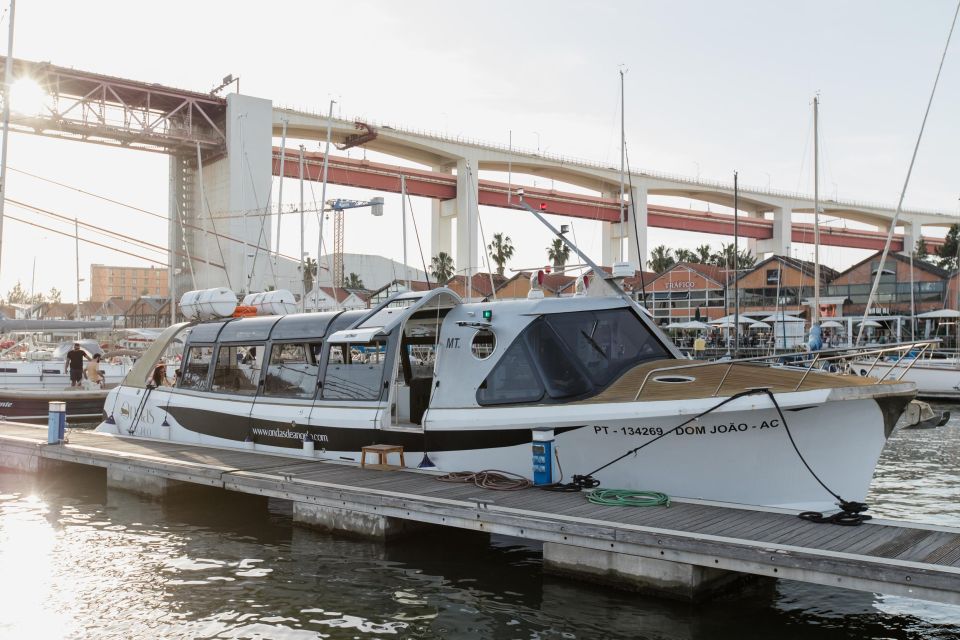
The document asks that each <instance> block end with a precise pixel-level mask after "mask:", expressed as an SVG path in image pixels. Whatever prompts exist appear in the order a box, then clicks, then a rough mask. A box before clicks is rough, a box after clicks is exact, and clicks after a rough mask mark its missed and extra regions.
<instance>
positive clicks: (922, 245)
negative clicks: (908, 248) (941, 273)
mask: <svg viewBox="0 0 960 640" xmlns="http://www.w3.org/2000/svg"><path fill="white" fill-rule="evenodd" d="M913 257H914V259H915V260H929V259H930V252H929V251H927V243H926V242H924V241H923V238H922V237H920V238H918V239H917V245H916V246H915V247H914V248H913Z"/></svg>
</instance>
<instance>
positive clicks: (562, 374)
mask: <svg viewBox="0 0 960 640" xmlns="http://www.w3.org/2000/svg"><path fill="white" fill-rule="evenodd" d="M668 357H670V356H669V354H668V352H667V350H666V348H665V347H664V346H663V345H662V344H661V343H660V342H659V341H658V340H657V339H656V338H655V337H654V336H653V335H651V333H650V331H649V330H648V329H647V327H646V326H644V324H643V323H642V322H640V320H639V319H638V318H637V317H636V316H634V315H633V313H632V312H631V311H630V310H629V309H602V310H596V311H578V312H574V313H557V314H549V315H545V316H541V317H540V318H537V319H536V320H534V321H533V322H532V323H531V324H530V326H528V327H527V328H526V329H525V330H524V331H523V333H522V334H521V335H520V336H519V337H518V338H517V339H516V340H515V341H514V343H513V344H512V345H510V348H509V349H508V350H507V352H506V353H505V354H504V357H503V358H502V359H501V360H500V362H498V363H497V365H496V366H495V367H494V368H493V370H492V371H491V372H490V375H489V376H487V379H486V380H484V381H483V383H482V384H481V386H480V389H479V390H478V391H477V402H478V403H479V404H481V405H489V404H512V403H518V402H538V401H543V400H544V399H545V398H544V394H546V398H547V399H549V400H553V401H557V400H569V399H574V398H583V397H587V396H590V395H593V394H595V393H598V392H599V391H600V390H602V389H603V388H604V387H606V386H607V385H609V384H610V383H611V382H613V381H614V380H616V379H617V378H618V377H620V375H621V374H623V373H624V372H625V371H627V370H628V369H630V368H632V367H634V366H636V365H637V364H640V363H642V362H646V361H648V360H655V359H660V358H668Z"/></svg>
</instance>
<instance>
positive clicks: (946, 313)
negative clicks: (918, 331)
mask: <svg viewBox="0 0 960 640" xmlns="http://www.w3.org/2000/svg"><path fill="white" fill-rule="evenodd" d="M917 317H918V318H960V311H956V310H954V309H937V310H936V311H927V312H926V313H918V314H917Z"/></svg>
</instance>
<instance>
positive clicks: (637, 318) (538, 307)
mask: <svg viewBox="0 0 960 640" xmlns="http://www.w3.org/2000/svg"><path fill="white" fill-rule="evenodd" d="M180 332H182V333H185V334H186V335H185V344H184V348H183V361H182V364H181V367H180V370H181V374H180V376H179V378H178V379H177V380H176V382H175V386H176V391H175V393H184V394H191V395H192V394H198V395H202V396H204V397H206V398H222V399H224V400H227V399H229V400H233V401H236V400H238V399H243V398H246V399H252V400H253V402H254V405H255V406H254V409H252V410H251V417H252V416H253V415H254V414H257V413H258V409H257V405H261V408H262V405H265V404H272V405H277V404H279V405H290V404H296V405H306V406H308V407H313V408H321V407H327V408H330V409H335V408H338V407H339V408H352V409H361V408H363V409H367V410H368V411H371V412H372V413H371V414H370V416H369V417H368V418H369V420H372V421H373V422H374V424H375V425H376V426H377V427H379V428H391V427H394V428H410V429H419V428H420V426H421V425H422V422H423V416H424V413H425V411H426V409H427V407H428V406H430V407H437V408H441V407H442V408H470V407H486V406H504V405H522V404H545V403H562V402H569V401H574V400H580V399H584V398H588V397H590V396H593V395H596V394H598V393H600V392H601V391H602V390H603V389H605V388H606V387H607V386H609V385H610V384H611V383H612V382H613V381H614V380H616V379H617V378H618V377H620V376H621V375H622V374H623V373H624V372H625V371H627V370H629V369H630V368H632V367H634V366H636V365H637V364H640V363H642V362H646V361H650V360H656V359H664V358H673V357H675V349H674V348H673V346H672V344H670V342H669V340H667V339H666V338H665V337H664V336H663V335H662V334H661V333H660V332H659V331H657V330H656V329H655V327H653V326H652V323H651V322H650V320H649V319H648V318H647V317H645V316H644V315H643V314H642V313H640V311H639V310H638V309H637V308H636V307H635V306H634V305H632V304H631V303H630V302H629V301H625V300H623V299H622V298H618V297H612V296H611V297H590V296H575V297H571V298H543V299H522V300H508V301H498V302H481V303H463V302H462V301H461V299H460V297H459V296H458V295H457V294H456V293H454V292H453V291H450V290H449V289H445V288H440V289H434V290H431V291H427V292H409V293H402V294H399V295H396V296H394V297H392V298H390V299H389V300H387V301H385V302H384V303H382V304H381V305H380V306H378V307H376V308H374V309H372V310H357V311H342V312H328V313H306V314H294V315H287V316H258V317H248V318H234V319H227V320H217V321H210V322H204V323H200V324H196V325H192V326H190V325H182V326H181V328H180ZM182 333H181V335H182ZM175 335H176V332H173V331H172V332H171V334H170V338H172V337H173V336H175ZM168 341H169V340H168ZM144 370H146V369H144ZM387 407H389V411H386V410H385V409H386V408H387ZM307 413H309V409H308V410H307ZM367 424H368V426H369V422H368V423H367Z"/></svg>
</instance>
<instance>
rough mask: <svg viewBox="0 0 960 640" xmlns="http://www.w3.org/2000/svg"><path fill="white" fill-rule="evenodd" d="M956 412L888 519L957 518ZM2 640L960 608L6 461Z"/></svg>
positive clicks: (848, 615) (896, 614)
mask: <svg viewBox="0 0 960 640" xmlns="http://www.w3.org/2000/svg"><path fill="white" fill-rule="evenodd" d="M953 409H954V411H955V415H954V418H952V419H951V421H950V423H949V424H948V425H946V426H944V427H941V428H938V429H930V430H900V431H898V432H897V433H896V434H895V435H894V436H893V437H892V438H891V440H890V441H889V443H888V444H887V448H886V450H885V452H884V455H883V458H882V460H881V462H880V466H879V468H878V470H877V474H876V476H875V479H874V484H873V488H872V492H871V493H872V495H871V496H870V502H871V504H872V510H873V512H874V513H875V514H877V515H880V516H883V517H888V518H904V519H912V520H917V521H924V522H929V523H937V524H943V525H952V526H960V407H953ZM825 526H826V525H825ZM0 638H4V639H5V638H17V639H20V638H24V639H26V638H29V639H38V640H39V639H46V638H279V639H289V640H300V639H306V638H337V639H341V638H342V639H356V638H361V639H367V638H465V639H478V640H480V639H493V638H504V639H512V638H524V639H531V640H552V639H558V640H561V639H562V640H575V639H598V638H603V639H607V638H609V639H625V638H649V639H658V640H688V639H698V640H699V639H711V640H712V639H717V638H736V639H753V638H757V639H760V638H763V639H767V638H776V639H791V638H817V639H818V640H832V639H834V638H836V639H840V638H843V639H848V638H857V639H859V638H870V639H877V640H879V639H900V638H910V639H913V638H937V639H947V638H951V639H953V638H960V607H954V606H948V605H941V604H931V603H925V602H921V601H917V600H911V599H908V598H901V597H889V596H881V595H874V594H869V593H859V592H854V591H846V590H841V589H834V588H827V587H820V586H813V585H805V584H800V583H794V582H789V581H779V582H777V583H776V584H775V586H774V587H773V588H772V589H770V588H755V589H752V590H747V591H737V592H736V593H731V594H730V596H729V597H726V598H724V599H722V600H719V601H714V602H711V603H708V604H701V605H689V604H681V603H675V602H669V601H664V600H659V599H656V598H649V597H643V596H638V595H635V594H628V593H621V592H616V591H610V590H606V589H603V588H600V587H595V586H590V585H586V584H581V583H578V582H574V581H570V580H565V579H561V578H554V577H551V576H547V575H544V574H543V573H542V570H541V562H540V550H539V548H538V547H536V546H531V545H528V544H526V543H524V542H522V541H519V540H515V539H511V538H503V537H496V536H494V537H493V538H492V539H490V538H487V537H484V536H481V535H476V534H472V533H468V532H458V531H455V530H442V531H439V532H437V533H431V534H427V535H423V536H421V537H419V538H416V539H413V540H406V541H403V542H397V543H391V544H388V545H381V544H373V543H367V542H357V541H349V540H343V539H338V538H334V537H330V536H326V535H322V534H318V533H316V532H313V531H309V530H305V529H302V528H299V527H294V526H292V524H291V513H290V506H289V503H285V502H283V501H277V500H267V499H264V498H258V497H253V496H245V495H240V494H233V493H230V492H226V491H221V490H215V489H206V488H201V487H184V488H182V489H180V490H178V492H177V494H176V496H175V498H174V499H168V500H166V501H164V502H162V503H160V502H151V501H149V500H146V499H141V498H139V497H136V496H133V495H130V494H126V493H124V492H122V491H115V490H110V489H107V488H106V487H105V481H104V477H103V474H102V472H99V471H97V470H93V469H84V468H76V469H71V470H69V471H67V472H64V473H60V472H58V473H56V474H45V475H39V476H34V475H29V474H22V473H15V472H10V471H4V470H0Z"/></svg>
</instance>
